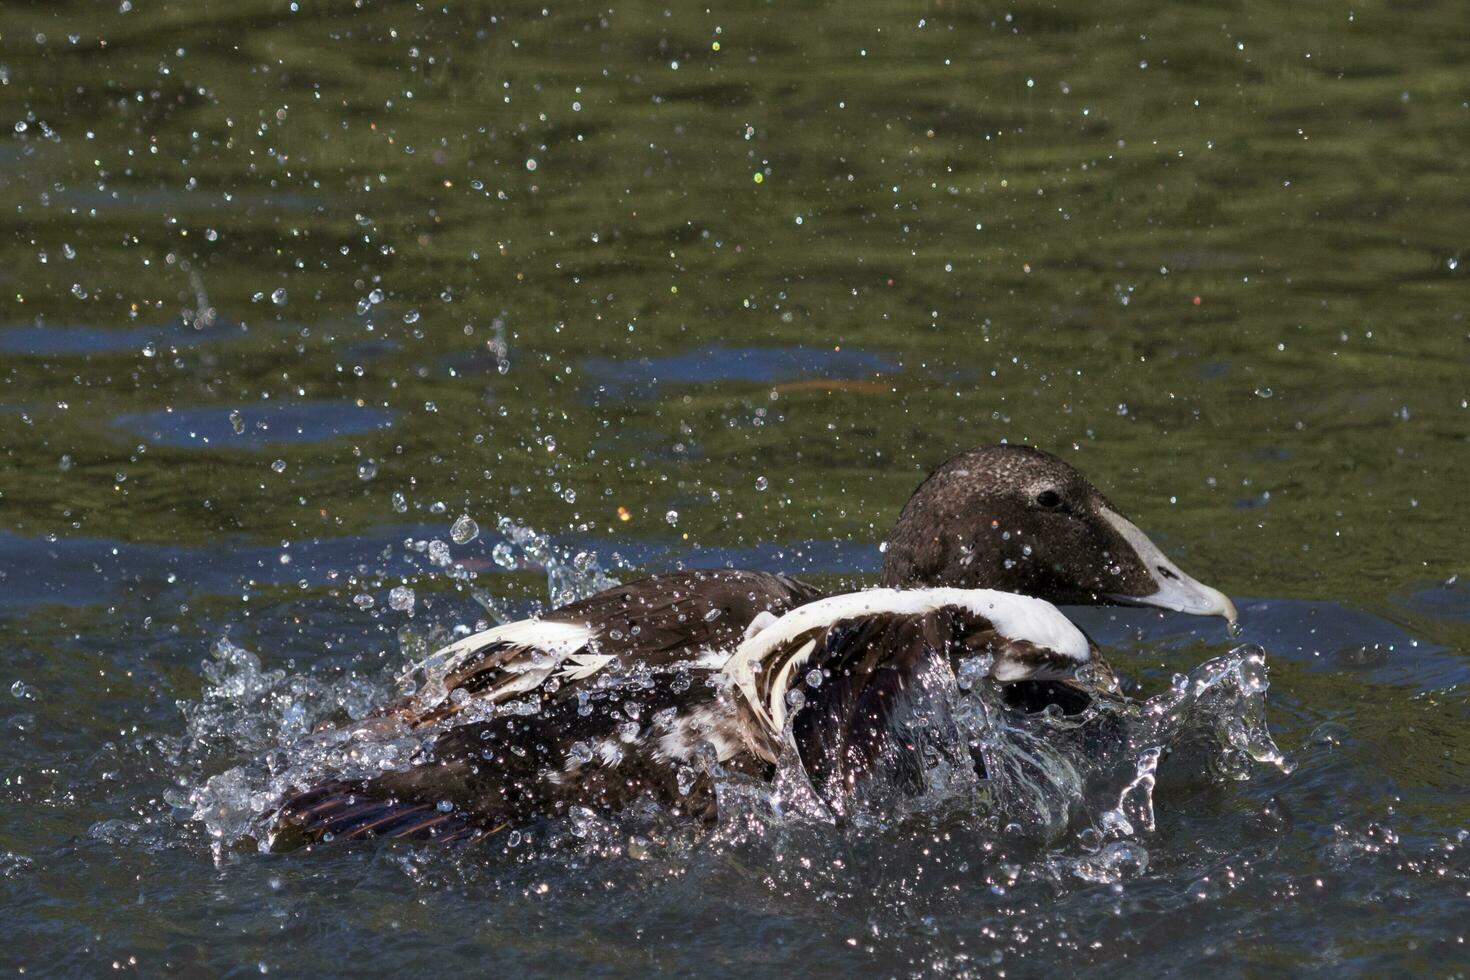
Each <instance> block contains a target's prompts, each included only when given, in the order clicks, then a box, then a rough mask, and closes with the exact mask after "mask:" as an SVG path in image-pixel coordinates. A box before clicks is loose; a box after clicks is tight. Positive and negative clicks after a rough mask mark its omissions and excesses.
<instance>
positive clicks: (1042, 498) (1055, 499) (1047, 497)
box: [1036, 490, 1062, 510]
mask: <svg viewBox="0 0 1470 980" xmlns="http://www.w3.org/2000/svg"><path fill="white" fill-rule="evenodd" d="M1036 506H1038V507H1045V508H1046V509H1047V510H1056V509H1057V508H1058V507H1060V506H1062V495H1061V494H1059V493H1057V492H1056V491H1055V490H1043V491H1041V492H1040V493H1038V494H1037V495H1036Z"/></svg>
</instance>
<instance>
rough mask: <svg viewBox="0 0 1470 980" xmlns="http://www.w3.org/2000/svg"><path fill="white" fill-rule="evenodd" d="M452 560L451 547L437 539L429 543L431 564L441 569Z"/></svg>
mask: <svg viewBox="0 0 1470 980" xmlns="http://www.w3.org/2000/svg"><path fill="white" fill-rule="evenodd" d="M451 561H453V559H452V558H450V556H449V545H447V544H445V543H444V542H443V541H440V540H439V539H438V538H435V539H434V540H433V541H430V542H429V562H430V563H431V564H434V565H439V566H441V567H443V566H446V565H448V564H449V563H450V562H451Z"/></svg>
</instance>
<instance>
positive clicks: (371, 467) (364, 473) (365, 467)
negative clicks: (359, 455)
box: [357, 459, 378, 480]
mask: <svg viewBox="0 0 1470 980" xmlns="http://www.w3.org/2000/svg"><path fill="white" fill-rule="evenodd" d="M377 475H378V464H377V462H376V461H374V460H371V459H365V460H363V461H362V462H361V463H358V464H357V478H358V479H359V480H371V479H372V478H373V477H375V476H377Z"/></svg>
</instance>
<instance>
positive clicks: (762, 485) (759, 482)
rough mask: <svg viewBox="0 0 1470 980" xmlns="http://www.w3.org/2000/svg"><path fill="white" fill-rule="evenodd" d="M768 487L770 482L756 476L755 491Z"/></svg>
mask: <svg viewBox="0 0 1470 980" xmlns="http://www.w3.org/2000/svg"><path fill="white" fill-rule="evenodd" d="M770 485H771V481H770V480H767V479H766V478H765V477H763V476H758V477H756V478H755V488H756V489H757V490H765V489H766V488H767V487H769V486H770Z"/></svg>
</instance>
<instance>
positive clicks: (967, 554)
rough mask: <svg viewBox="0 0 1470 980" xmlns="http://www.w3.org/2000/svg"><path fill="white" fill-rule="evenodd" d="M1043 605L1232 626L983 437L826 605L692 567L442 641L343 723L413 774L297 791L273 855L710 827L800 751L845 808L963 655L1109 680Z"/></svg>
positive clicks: (1076, 494) (1145, 550)
mask: <svg viewBox="0 0 1470 980" xmlns="http://www.w3.org/2000/svg"><path fill="white" fill-rule="evenodd" d="M1053 604H1079V605H1102V604H1132V605H1145V606H1155V607H1159V608H1162V609H1170V610H1175V611H1178V612H1185V613H1191V614H1194V615H1201V616H1221V617H1224V618H1226V619H1227V620H1229V621H1230V622H1232V623H1233V622H1234V620H1235V618H1236V611H1235V606H1234V605H1233V604H1232V603H1231V601H1230V599H1229V598H1227V597H1226V596H1225V595H1224V594H1223V593H1221V592H1219V591H1218V590H1216V589H1213V588H1210V587H1209V586H1206V585H1204V584H1202V583H1200V582H1198V581H1196V580H1195V579H1193V578H1192V577H1190V576H1189V575H1187V574H1185V573H1184V572H1183V571H1182V570H1180V568H1179V567H1178V566H1177V565H1175V564H1174V563H1173V562H1172V561H1170V560H1169V559H1168V558H1166V557H1165V556H1164V554H1163V553H1162V552H1161V551H1160V550H1159V549H1158V548H1157V547H1156V546H1155V545H1154V544H1153V542H1151V541H1150V540H1149V539H1148V537H1147V536H1146V535H1144V533H1143V532H1142V531H1140V530H1139V529H1138V528H1137V527H1136V526H1135V525H1134V524H1133V523H1132V522H1130V521H1129V520H1128V519H1127V518H1125V517H1123V516H1122V515H1121V514H1120V513H1118V511H1117V510H1116V509H1115V508H1114V507H1113V506H1112V505H1111V504H1110V503H1109V502H1108V500H1107V498H1105V497H1104V496H1103V495H1102V493H1101V492H1100V491H1098V489H1097V488H1096V487H1094V486H1093V485H1092V484H1091V483H1090V482H1088V480H1087V479H1086V478H1085V477H1084V476H1082V474H1081V473H1079V472H1078V471H1077V470H1076V469H1074V468H1073V467H1072V466H1070V465H1069V464H1067V463H1066V462H1064V461H1063V460H1061V459H1059V458H1057V457H1056V456H1053V455H1051V454H1050V453H1046V452H1042V451H1040V450H1036V449H1032V448H1028V447H1022V446H1011V445H999V446H987V447H982V448H978V449H974V450H971V451H969V452H965V453H962V454H960V455H958V456H955V457H954V458H952V459H950V460H949V461H948V462H946V463H944V464H943V465H941V466H940V467H939V468H938V469H936V470H935V471H934V472H933V473H931V474H930V475H929V477H928V478H927V479H925V480H924V482H923V483H922V484H920V486H919V487H918V489H917V490H915V491H914V494H913V496H912V497H911V498H910V499H909V501H908V504H907V505H906V506H905V507H904V508H903V511H902V513H901V514H900V515H899V519H898V522H897V524H896V526H895V527H894V529H893V532H892V533H891V534H890V535H889V537H888V540H887V543H886V545H885V548H884V558H883V568H882V581H881V587H880V588H875V589H871V590H867V591H860V592H855V593H850V594H845V595H836V596H824V595H823V594H822V593H821V591H820V590H819V589H816V588H814V587H813V586H811V585H808V584H805V583H803V582H800V581H798V580H796V579H793V578H788V577H786V576H783V575H775V574H771V573H768V572H753V571H737V570H716V571H683V572H676V573H672V574H667V575H655V576H652V577H650V578H646V579H643V580H641V581H637V582H633V583H630V584H628V585H623V586H619V587H617V588H613V589H609V590H607V591H605V592H601V593H599V594H597V595H594V596H592V597H590V598H587V599H584V600H582V601H579V602H575V603H572V604H570V605H568V606H565V607H563V608H561V609H557V610H555V611H553V612H550V613H547V614H546V615H544V616H541V617H539V618H537V619H531V620H524V621H521V622H515V623H510V624H507V625H504V626H499V627H496V628H494V629H490V630H485V631H483V632H480V633H475V634H473V635H471V636H467V637H465V638H463V639H461V640H458V641H456V642H455V643H452V644H450V645H449V646H447V647H445V648H444V649H442V650H440V651H439V652H437V653H436V654H434V655H433V656H432V657H430V658H429V660H428V661H427V662H426V665H425V670H426V674H427V675H428V678H429V683H427V684H425V685H424V687H423V688H422V689H421V690H420V691H419V693H417V694H415V695H413V696H411V697H408V698H404V699H402V700H400V701H398V702H396V703H393V704H390V705H387V706H385V707H384V708H383V709H382V710H381V711H380V712H379V713H378V714H376V715H375V716H373V717H370V718H368V719H365V720H363V721H360V722H357V723H355V724H354V725H352V726H349V727H348V728H346V729H343V730H342V731H340V732H339V733H337V734H338V735H339V736H340V737H341V738H342V739H344V740H353V739H375V738H386V737H392V736H396V735H401V734H404V733H406V732H413V731H419V732H423V733H427V734H428V735H429V736H430V739H429V747H428V748H427V750H426V751H424V752H423V753H422V754H421V757H419V758H418V759H416V760H415V764H413V765H412V766H410V767H409V768H406V769H402V770H393V771H387V772H382V773H377V774H371V775H360V776H359V775H354V774H342V775H340V776H339V777H332V778H328V779H325V780H324V781H322V782H320V783H318V784H317V785H314V786H311V787H306V788H298V789H299V790H300V791H298V792H294V793H293V794H292V795H290V796H288V797H287V798H286V799H284V800H283V801H281V803H280V805H279V806H278V807H276V808H275V809H274V810H273V812H272V813H270V814H269V815H268V817H267V819H266V822H265V828H266V830H265V832H266V835H267V837H268V839H269V840H270V842H271V843H272V846H274V847H276V848H277V849H284V848H289V847H292V846H297V845H300V844H302V843H309V842H315V841H329V840H338V841H340V840H349V839H356V838H365V837H396V838H409V839H416V840H429V839H437V840H448V841H468V840H477V839H481V838H484V837H486V836H489V835H491V834H494V833H496V832H498V831H500V830H503V829H505V828H508V827H512V826H515V825H517V824H519V823H523V822H525V821H527V820H531V819H534V818H537V817H544V816H555V815H558V814H563V813H565V812H567V811H568V810H569V809H570V808H572V807H586V808H590V809H592V810H594V811H597V812H603V813H611V812H615V811H616V810H618V809H620V808H622V807H624V806H626V805H627V804H628V803H630V802H632V801H634V800H637V799H640V798H652V799H654V800H657V801H658V802H660V803H662V804H664V805H666V806H668V807H669V808H671V809H672V810H674V811H678V812H684V813H690V814H694V815H696V816H699V817H703V818H706V819H707V818H710V817H712V816H713V815H714V805H715V803H714V794H713V792H712V790H711V787H710V780H709V778H708V770H709V768H710V764H711V763H712V762H717V763H718V764H719V766H720V767H722V768H723V770H725V771H727V772H739V773H745V774H748V775H750V776H753V777H756V778H770V777H771V776H772V774H773V773H774V769H775V763H776V761H777V758H778V757H779V756H780V755H781V754H782V751H783V749H786V748H791V749H794V750H795V752H796V756H797V758H799V759H800V761H801V764H802V765H803V767H804V768H805V769H806V772H807V775H808V776H809V777H810V780H811V783H812V785H813V787H814V788H815V789H816V790H817V792H818V793H819V794H820V795H821V796H822V798H823V800H824V801H825V802H826V803H827V805H828V806H829V807H830V808H831V809H832V811H833V812H834V813H835V814H838V815H841V814H842V813H843V812H844V809H845V807H846V806H847V802H848V801H849V799H850V798H852V797H853V796H854V794H858V793H860V792H861V790H862V787H863V784H864V781H865V780H867V779H868V778H870V777H871V776H873V775H875V773H876V771H877V770H878V769H884V770H887V775H889V776H892V770H893V769H894V768H895V767H897V768H899V769H902V768H903V767H904V766H906V765H909V766H911V765H914V764H917V763H916V760H914V759H912V758H906V755H912V753H913V752H914V751H916V749H914V747H913V746H906V745H905V744H904V742H903V738H902V737H901V736H900V735H899V734H897V733H898V732H899V731H900V729H901V728H902V722H903V719H904V717H905V712H912V711H913V710H914V709H913V701H914V697H915V691H916V690H917V688H919V687H921V686H925V685H933V684H935V683H938V684H941V685H944V684H949V685H953V684H954V683H955V675H954V670H955V667H956V664H958V663H959V662H960V661H962V660H965V659H968V658H972V657H975V656H977V655H981V654H985V655H988V656H989V657H990V658H991V659H990V664H991V666H990V671H989V679H990V682H992V683H996V684H1000V685H1003V686H1005V688H1006V690H1007V692H1008V693H1009V694H1011V695H1014V696H1015V697H1016V698H1018V699H1020V700H1022V701H1025V700H1026V699H1028V698H1036V699H1039V700H1040V701H1042V702H1045V701H1047V700H1049V699H1054V698H1060V699H1062V700H1065V698H1066V697H1068V696H1069V695H1068V693H1067V688H1066V682H1067V680H1068V679H1069V678H1071V677H1073V675H1074V674H1075V673H1076V671H1077V670H1078V669H1079V668H1080V667H1082V666H1084V665H1087V664H1090V663H1091V664H1095V665H1096V667H1097V668H1098V669H1099V670H1101V671H1103V672H1106V666H1105V665H1104V664H1103V663H1102V662H1101V660H1100V658H1099V655H1098V650H1097V648H1096V645H1095V644H1094V643H1093V642H1092V641H1091V640H1090V639H1089V638H1088V637H1087V636H1086V635H1085V634H1084V633H1083V632H1082V631H1081V630H1080V629H1078V628H1077V627H1076V626H1075V625H1074V624H1072V623H1071V622H1070V621H1069V620H1068V619H1067V618H1066V617H1065V616H1064V615H1063V614H1062V613H1061V612H1060V611H1058V610H1057V609H1056V607H1055V605H1053ZM794 691H800V696H799V697H795V696H793V695H792V692H794ZM1072 693H1073V694H1075V693H1076V692H1075V689H1073V692H1072ZM1082 697H1083V698H1084V700H1085V695H1082ZM792 701H795V702H797V703H798V704H800V705H801V707H800V708H799V709H792V708H790V707H789V705H790V704H791V703H792ZM788 714H789V716H788Z"/></svg>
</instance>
